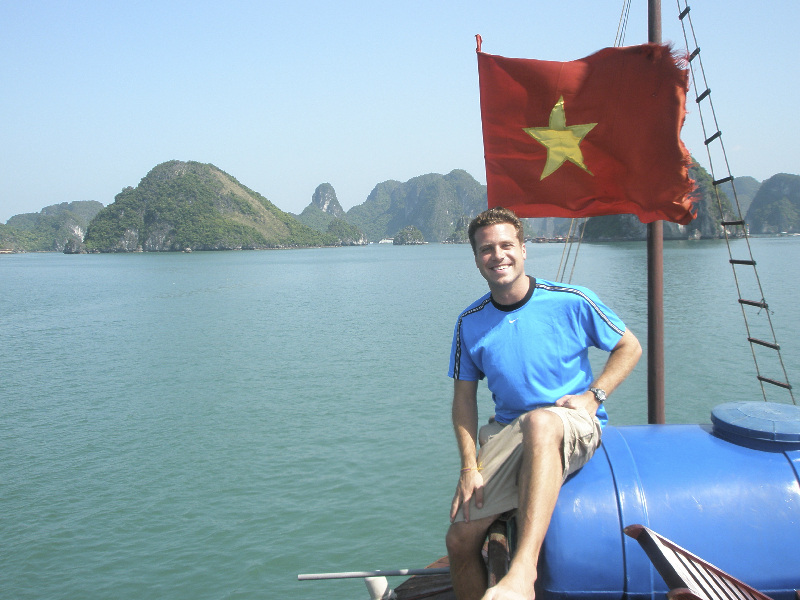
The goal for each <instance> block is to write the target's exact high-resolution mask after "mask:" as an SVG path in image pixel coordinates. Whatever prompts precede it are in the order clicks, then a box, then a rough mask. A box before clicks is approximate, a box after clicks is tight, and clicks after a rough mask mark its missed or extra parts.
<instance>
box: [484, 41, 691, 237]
mask: <svg viewBox="0 0 800 600" xmlns="http://www.w3.org/2000/svg"><path fill="white" fill-rule="evenodd" d="M478 43H479V46H478V73H479V75H480V89H481V117H482V119H483V145H484V151H485V155H486V183H487V188H488V194H489V206H490V207H494V206H504V207H506V208H510V209H511V210H513V211H514V212H516V213H517V215H518V216H520V217H593V216H598V215H613V214H623V213H633V214H635V215H636V216H638V217H639V220H640V221H642V222H643V223H650V222H652V221H656V220H660V219H663V220H668V221H674V222H676V223H682V224H684V225H685V224H686V223H688V222H689V221H691V220H692V218H693V217H694V215H693V212H692V211H693V205H692V202H691V200H690V199H689V193H690V192H691V191H692V189H693V187H694V182H693V181H692V180H691V179H690V178H689V175H688V167H689V164H690V156H689V153H688V151H687V150H686V147H685V146H684V145H683V142H681V139H680V130H681V127H683V120H684V116H685V114H686V108H685V103H686V91H687V89H688V73H687V71H686V70H685V69H684V68H682V67H681V66H679V65H678V64H676V62H675V59H674V57H673V56H672V53H671V51H670V48H669V47H668V46H663V45H658V44H646V45H642V46H630V47H627V48H606V49H604V50H601V51H599V52H597V53H596V54H592V55H591V56H588V57H586V58H584V59H582V60H576V61H572V62H565V63H562V62H551V61H541V60H529V59H520V58H504V57H502V56H493V55H490V54H484V53H483V52H481V51H480V39H479V42H478Z"/></svg>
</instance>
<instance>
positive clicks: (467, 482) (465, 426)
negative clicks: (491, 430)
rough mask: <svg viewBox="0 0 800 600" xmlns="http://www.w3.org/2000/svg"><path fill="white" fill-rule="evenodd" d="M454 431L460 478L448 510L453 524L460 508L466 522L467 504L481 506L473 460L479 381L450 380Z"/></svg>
mask: <svg viewBox="0 0 800 600" xmlns="http://www.w3.org/2000/svg"><path fill="white" fill-rule="evenodd" d="M453 429H454V430H455V434H456V443H457V444H458V453H459V455H460V456H461V476H460V477H459V479H458V486H457V487H456V493H455V496H453V503H452V505H451V507H450V521H451V522H452V521H453V520H454V519H455V517H456V513H457V512H458V508H459V506H461V505H463V506H464V520H465V521H469V501H470V498H472V496H473V495H475V503H476V504H477V505H478V506H481V505H482V504H483V477H482V476H481V474H480V472H479V471H478V464H477V459H476V453H477V439H478V382H477V381H462V380H460V379H455V380H453Z"/></svg>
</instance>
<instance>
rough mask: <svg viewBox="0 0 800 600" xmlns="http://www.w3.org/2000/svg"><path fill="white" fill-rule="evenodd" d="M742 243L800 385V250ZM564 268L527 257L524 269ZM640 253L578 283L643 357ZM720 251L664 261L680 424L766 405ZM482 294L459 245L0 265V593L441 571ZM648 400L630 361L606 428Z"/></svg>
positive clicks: (149, 594)
mask: <svg viewBox="0 0 800 600" xmlns="http://www.w3.org/2000/svg"><path fill="white" fill-rule="evenodd" d="M736 244H742V242H736ZM753 248H754V253H755V254H756V259H757V260H758V261H759V272H760V274H761V276H762V280H763V283H764V288H765V294H766V297H767V300H768V301H769V302H770V305H771V309H772V310H773V311H774V314H772V318H773V322H774V323H775V325H776V327H777V329H778V336H779V341H781V342H782V343H783V344H784V360H785V362H786V366H787V370H788V371H789V377H790V379H795V380H800V344H798V343H797V339H798V333H800V307H798V304H797V303H796V302H795V299H794V296H795V294H796V290H797V289H798V282H800V239H798V238H771V239H758V240H754V241H753ZM561 249H562V248H561V246H559V245H556V244H540V245H530V246H529V248H528V257H529V259H528V265H527V267H528V268H527V270H528V272H529V273H530V274H533V275H539V276H542V277H545V278H554V277H555V273H556V268H557V265H558V261H559V258H560V256H561ZM645 252H646V251H645V246H644V244H639V243H629V244H596V245H584V247H583V248H582V250H581V260H580V262H579V265H578V268H577V269H576V271H575V274H574V277H573V282H575V283H580V284H582V285H587V286H588V287H590V288H592V289H594V290H595V291H596V292H597V293H598V294H599V295H600V297H601V298H602V299H603V300H604V301H605V302H606V303H607V304H609V305H610V306H611V307H613V308H614V309H615V310H616V311H617V312H618V313H619V314H620V316H621V317H622V318H623V320H625V321H626V323H627V324H628V326H629V327H630V328H631V329H632V330H633V331H634V333H636V334H637V335H638V336H639V338H640V340H642V342H645V341H646V325H645V321H646V276H645V273H644V264H645V260H644V259H645ZM727 258H728V255H727V250H726V248H725V245H724V243H719V242H714V241H709V242H691V243H690V242H668V243H667V244H666V247H665V306H666V311H667V315H668V316H667V318H666V321H665V330H666V337H667V348H666V356H667V360H666V362H667V402H668V411H667V418H668V420H669V421H670V422H697V421H701V422H707V420H708V412H709V410H710V409H711V408H712V407H713V406H714V405H716V404H719V403H721V402H725V401H730V400H742V399H761V398H762V396H761V391H760V388H759V387H758V385H757V382H756V380H755V376H754V368H753V359H752V355H751V353H750V350H749V348H748V347H747V346H746V345H745V344H743V342H744V339H745V337H746V336H745V333H744V326H743V323H742V317H741V311H740V309H739V306H738V304H737V303H736V292H735V289H734V287H733V279H732V276H731V271H730V267H729V266H728V265H727ZM484 291H485V286H484V283H483V281H482V280H481V279H480V276H479V274H478V272H477V270H476V269H475V267H474V264H473V263H472V260H471V253H470V250H469V247H468V246H448V245H428V246H421V247H393V246H377V245H374V246H370V247H366V248H342V249H321V250H297V251H274V252H227V253H199V252H198V253H193V254H134V255H88V256H64V255H60V254H31V255H11V256H0V411H2V419H0V453H2V454H1V456H2V463H0V507H1V508H2V510H0V573H2V575H0V597H3V598H60V599H62V598H63V599H67V598H69V599H86V598H90V599H93V598H98V599H99V598H122V599H127V598H131V599H133V598H169V599H183V598H185V599H192V600H196V599H204V598H209V599H216V598H282V599H284V598H286V599H294V598H298V599H299V598H312V597H326V598H334V599H339V598H341V599H345V598H366V597H367V596H366V589H365V588H364V585H363V583H362V582H361V581H339V582H298V581H296V575H297V574H298V573H307V572H322V571H341V570H361V569H374V568H404V567H420V566H425V565H426V564H428V563H429V562H432V561H433V560H435V559H436V558H438V557H439V556H441V555H443V554H444V543H443V535H444V531H445V529H446V527H447V523H448V521H447V511H448V507H449V502H450V498H451V497H452V491H453V486H454V484H455V480H456V478H457V475H458V457H457V455H456V452H455V444H454V441H453V438H452V433H451V429H450V423H449V410H450V407H449V401H450V393H451V385H452V384H451V381H450V380H449V379H448V378H447V377H446V370H447V362H448V358H449V348H450V340H451V336H452V330H453V325H454V323H455V318H456V317H457V315H458V313H459V312H460V311H461V310H462V309H463V308H464V307H466V305H467V304H469V303H470V302H471V301H472V300H474V299H475V298H477V297H478V296H480V295H482V294H483V293H484ZM762 316H763V315H762ZM757 337H758V336H757ZM602 360H603V357H602V355H598V356H597V357H596V361H597V362H598V364H599V363H600V362H602ZM770 370H771V371H774V369H770ZM766 374H767V375H768V376H773V375H777V373H773V372H770V373H766ZM645 396H646V366H645V364H644V361H643V362H642V363H640V365H639V367H637V370H636V371H635V372H634V374H633V375H632V376H631V377H630V378H629V380H628V381H627V382H626V383H625V384H624V385H623V387H622V388H621V389H620V390H619V391H618V392H617V393H615V394H614V395H613V396H611V399H610V400H609V412H610V413H611V422H612V423H613V424H617V425H620V424H633V423H642V422H645V421H646V415H647V410H646V400H645ZM774 399H776V400H777V401H789V400H788V396H782V395H776V396H775V398H774ZM481 402H482V406H481V412H482V418H485V417H488V415H490V414H491V406H490V405H491V401H490V399H489V396H488V394H487V392H486V391H485V388H482V392H481ZM395 583H396V582H395Z"/></svg>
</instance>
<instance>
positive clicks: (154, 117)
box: [0, 0, 800, 223]
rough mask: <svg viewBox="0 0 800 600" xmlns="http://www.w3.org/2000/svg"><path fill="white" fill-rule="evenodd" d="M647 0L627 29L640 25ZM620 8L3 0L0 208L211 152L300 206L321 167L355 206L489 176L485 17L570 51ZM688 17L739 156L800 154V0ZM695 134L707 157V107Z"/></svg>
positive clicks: (35, 203) (670, 16)
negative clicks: (422, 178)
mask: <svg viewBox="0 0 800 600" xmlns="http://www.w3.org/2000/svg"><path fill="white" fill-rule="evenodd" d="M636 3H637V6H634V7H632V9H631V14H630V21H629V25H628V33H627V37H626V44H637V43H642V42H644V41H646V36H647V30H646V18H647V17H646V3H645V2H644V1H643V0H636ZM621 9H622V2H621V0H620V1H618V0H614V1H610V0H559V1H558V2H549V3H545V2H531V1H527V2H518V1H516V0H514V1H506V0H497V1H495V2H486V1H485V0H483V1H481V2H478V1H473V0H465V1H460V2H455V1H448V2H443V1H438V0H425V1H405V2H394V3H389V2H374V1H370V2H367V1H365V0H337V1H335V2H333V1H331V2H321V1H319V2H314V1H307V0H294V1H293V2H285V1H283V2H272V1H262V2H257V1H253V0H228V1H226V2H222V1H204V0H192V1H191V2H175V1H170V0H159V1H158V2H155V1H151V0H142V1H139V2H125V3H123V2H113V1H112V2H100V1H91V0H89V1H74V2H55V1H52V2H47V1H41V0H28V1H25V2H11V1H8V2H3V3H2V4H0V82H2V93H0V110H2V115H3V124H2V126H1V127H0V152H2V160H0V222H2V223H5V222H6V220H7V219H8V218H10V217H11V216H13V215H15V214H18V213H23V212H38V211H39V210H40V209H41V208H42V207H44V206H47V205H49V204H54V203H58V202H71V201H74V200H98V201H100V202H102V203H103V204H109V203H111V202H113V199H114V196H115V195H116V194H117V193H119V192H120V190H122V188H124V187H126V186H128V185H131V186H136V185H137V184H138V182H139V180H140V179H141V178H142V177H144V176H145V175H146V174H147V172H148V171H149V170H150V169H151V168H152V167H154V166H155V165H157V164H159V163H161V162H164V161H167V160H172V159H179V160H195V161H200V162H210V163H213V164H215V165H216V166H218V167H219V168H221V169H223V170H224V171H226V172H228V173H230V174H231V175H233V176H234V177H236V178H237V179H239V181H241V182H242V183H243V184H245V185H247V186H248V187H250V188H252V189H254V190H256V191H258V192H260V193H262V194H263V195H264V196H266V197H267V198H269V199H270V200H271V201H272V202H273V203H275V204H276V205H277V206H278V207H279V208H281V209H283V210H286V211H291V212H300V211H301V210H302V209H303V208H304V207H305V206H306V205H307V204H308V203H309V201H310V199H311V195H312V193H313V192H314V189H315V188H316V186H317V185H319V184H320V183H323V182H330V183H331V184H332V185H333V186H334V188H335V189H336V193H337V196H338V198H339V201H340V202H341V204H342V206H343V207H344V208H345V209H348V208H350V207H352V206H354V205H356V204H360V203H362V202H363V201H364V200H365V199H366V197H367V195H368V194H369V192H370V191H371V190H372V188H373V187H374V186H375V184H377V183H379V182H381V181H385V180H387V179H397V180H400V181H405V180H407V179H409V178H411V177H415V176H417V175H422V174H424V173H430V172H438V173H447V172H449V171H451V170H452V169H456V168H460V169H465V170H466V171H468V172H469V173H471V174H472V175H473V176H474V177H475V178H476V179H478V180H479V181H481V182H485V176H484V165H483V144H482V140H481V127H480V114H479V105H478V79H477V68H476V59H475V40H474V34H476V33H480V34H481V35H482V36H483V40H484V46H483V49H484V51H485V52H489V53H492V54H501V55H505V56H515V57H527V58H541V59H546V60H573V59H577V58H581V57H583V56H586V55H588V54H591V53H592V52H594V51H596V50H599V49H600V48H602V47H605V46H611V45H613V42H614V37H615V34H616V31H617V24H618V21H619V16H620V11H621ZM663 11H664V26H663V28H664V36H663V37H664V40H665V41H666V40H672V41H674V42H676V45H677V46H679V47H683V45H684V44H683V36H682V33H681V31H680V27H679V21H678V19H677V12H678V11H677V4H676V3H673V2H670V1H669V0H663ZM759 11H760V12H759ZM692 17H693V19H694V25H695V29H696V31H697V35H698V37H699V40H700V46H701V48H702V50H703V52H702V56H703V61H704V64H705V66H706V71H707V75H708V77H709V85H710V87H711V89H712V90H713V98H714V102H715V106H716V109H717V117H718V119H719V121H720V128H721V129H722V131H723V137H724V139H725V141H726V147H727V149H728V156H729V159H730V162H731V168H732V171H733V173H734V175H752V176H754V177H756V178H757V179H759V180H763V179H765V178H767V177H769V176H771V175H773V174H775V173H778V172H789V173H800V159H799V158H798V151H797V146H796V143H795V140H796V139H797V138H798V137H800V119H798V117H797V115H796V107H797V98H798V96H799V95H800V94H798V92H800V86H798V73H799V72H800V69H798V67H797V66H796V60H797V58H798V57H800V35H798V31H797V27H798V23H800V2H797V0H781V1H772V2H765V3H762V4H760V5H759V4H753V3H752V2H745V1H744V0H697V3H696V4H692ZM693 104H694V103H693V102H690V109H693V108H694V106H693ZM693 131H694V133H692V132H693ZM684 140H685V141H686V142H687V145H688V146H689V147H690V150H692V151H693V153H695V154H697V155H698V156H699V157H700V158H701V159H702V160H701V162H703V163H704V164H706V163H707V161H706V159H705V157H704V154H701V152H703V153H704V148H703V144H702V140H701V135H700V133H699V124H698V120H697V116H696V114H692V115H690V117H689V119H688V120H687V126H686V129H685V135H684Z"/></svg>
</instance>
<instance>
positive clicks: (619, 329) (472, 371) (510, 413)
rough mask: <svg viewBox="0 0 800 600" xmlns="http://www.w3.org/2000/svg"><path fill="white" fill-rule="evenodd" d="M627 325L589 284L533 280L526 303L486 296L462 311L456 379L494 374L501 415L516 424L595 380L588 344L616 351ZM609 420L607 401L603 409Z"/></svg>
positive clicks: (454, 355) (453, 361)
mask: <svg viewBox="0 0 800 600" xmlns="http://www.w3.org/2000/svg"><path fill="white" fill-rule="evenodd" d="M624 332H625V324H624V323H623V322H622V321H621V320H620V318H619V317H617V315H615V314H614V313H613V312H612V311H611V310H610V309H609V308H608V307H607V306H605V305H604V304H603V303H602V302H601V301H600V299H599V298H598V297H597V296H596V295H595V294H594V293H593V292H591V291H590V290H588V289H586V288H584V287H580V286H576V285H565V284H562V283H553V282H551V281H545V280H542V279H538V280H537V279H533V278H531V290H530V291H529V292H528V296H527V297H526V298H525V299H523V300H522V301H521V302H519V303H517V304H515V305H511V306H503V305H500V304H496V303H495V302H494V301H493V300H492V298H491V294H487V295H486V296H484V297H483V298H481V299H480V300H478V301H477V302H475V303H473V304H471V305H470V306H469V307H468V308H467V310H465V311H464V312H463V313H461V315H460V316H459V317H458V322H457V323H456V328H455V332H454V334H453V346H452V349H451V352H450V369H449V373H448V374H449V375H450V377H453V378H454V379H462V380H468V381H477V380H479V379H483V378H484V377H486V378H487V380H488V385H489V390H490V391H491V392H492V398H493V399H494V403H495V418H496V419H497V420H498V421H499V422H501V423H510V422H511V421H513V420H514V419H516V418H517V417H519V416H520V415H522V414H524V413H526V412H528V411H531V410H533V409H534V408H537V407H540V406H548V405H552V404H554V403H555V401H556V400H558V399H559V398H561V397H562V396H565V395H567V394H581V393H583V392H585V391H586V390H587V389H588V388H589V385H590V384H591V383H592V380H593V377H592V367H591V365H590V364H589V347H590V346H596V347H597V348H600V349H602V350H605V351H607V352H610V351H611V350H613V349H614V347H615V346H616V345H617V342H619V340H620V338H621V337H622V334H623V333H624ZM597 418H598V419H600V422H601V424H602V425H605V424H606V423H607V422H608V415H607V414H606V411H605V408H604V407H603V405H600V408H599V409H598V411H597Z"/></svg>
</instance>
